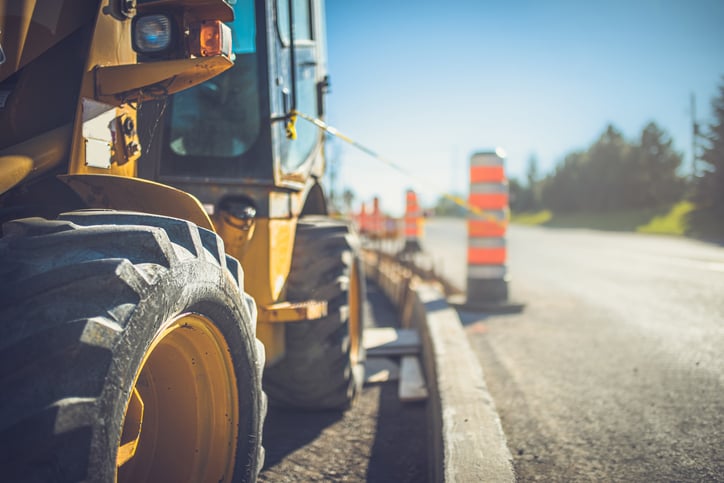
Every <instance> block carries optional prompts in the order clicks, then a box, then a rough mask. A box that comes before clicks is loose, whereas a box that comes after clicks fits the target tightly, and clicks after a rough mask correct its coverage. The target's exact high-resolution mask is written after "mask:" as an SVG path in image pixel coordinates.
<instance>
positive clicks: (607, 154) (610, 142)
mask: <svg viewBox="0 0 724 483" xmlns="http://www.w3.org/2000/svg"><path fill="white" fill-rule="evenodd" d="M630 148H631V147H630V145H629V144H628V143H627V142H626V140H625V139H624V137H623V135H622V134H621V131H619V130H618V129H616V128H615V127H614V126H613V125H612V124H609V125H608V126H607V127H606V130H605V131H604V132H603V134H601V137H599V138H598V140H597V141H596V142H595V143H593V145H592V146H591V147H590V149H589V150H588V153H587V156H586V157H587V159H588V160H587V163H586V164H585V165H584V169H582V170H581V178H582V179H581V180H580V182H581V183H582V184H583V187H585V191H584V192H582V193H581V195H582V197H581V198H580V201H581V203H582V205H583V206H582V207H583V208H584V209H588V210H591V211H611V210H616V209H621V208H623V207H625V206H626V205H627V204H628V201H629V200H630V199H631V198H632V196H633V194H632V193H631V192H630V190H627V189H625V185H626V179H627V177H628V176H629V175H630V164H629V162H628V161H629V160H630Z"/></svg>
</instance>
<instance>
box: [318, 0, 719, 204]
mask: <svg viewBox="0 0 724 483" xmlns="http://www.w3.org/2000/svg"><path fill="white" fill-rule="evenodd" d="M326 16H327V35H328V38H327V45H328V54H329V60H328V62H329V73H330V76H331V81H332V90H331V95H330V96H329V97H328V99H327V106H328V114H327V121H328V122H329V123H330V124H331V125H333V126H335V127H336V128H337V129H339V130H340V131H342V132H344V133H345V134H347V135H349V136H351V137H352V138H354V139H355V140H357V141H358V142H361V143H363V144H365V145H368V146H369V147H370V148H372V149H373V150H374V151H377V152H379V153H380V154H382V155H383V156H384V157H385V158H387V159H390V160H393V161H395V162H396V163H398V164H399V165H401V166H402V168H403V169H405V170H409V171H411V172H413V173H414V174H415V177H414V179H411V178H410V177H408V176H406V175H403V174H400V173H398V172H397V171H395V170H392V169H390V168H389V167H387V166H385V165H384V164H382V163H380V162H378V161H376V160H374V159H372V158H370V157H369V156H367V155H366V154H364V153H362V152H359V151H356V150H355V149H354V148H353V147H351V146H347V145H344V143H337V144H338V145H337V146H336V147H333V148H332V152H333V153H334V154H335V157H336V158H337V159H338V160H339V161H338V165H337V166H338V167H337V170H336V171H337V181H336V184H335V185H336V187H337V189H340V188H344V187H350V188H352V189H353V190H354V191H355V192H356V193H357V195H358V198H359V199H360V200H370V199H371V198H372V196H374V195H378V196H380V197H381V198H382V203H383V206H384V208H386V209H387V210H389V211H391V212H393V213H395V214H398V213H399V212H400V210H401V209H402V204H403V201H404V190H405V189H407V188H413V189H416V190H417V191H419V192H420V195H421V197H422V198H423V200H424V201H426V202H428V203H433V202H434V200H435V199H436V198H437V196H438V194H439V193H441V192H450V191H458V192H461V193H463V194H465V193H466V192H467V176H468V167H467V166H468V165H467V163H468V159H469V156H470V154H471V153H472V152H474V151H477V150H488V149H491V148H496V147H502V148H503V149H505V151H506V152H507V153H508V158H507V170H508V173H509V175H510V176H515V177H519V178H522V177H523V176H524V173H525V170H526V165H527V163H528V159H529V158H530V157H531V155H535V156H536V157H537V158H538V162H539V167H540V171H541V172H543V173H545V172H548V171H549V170H550V169H552V168H553V167H554V166H555V164H556V163H557V162H558V161H559V160H560V159H562V158H563V157H564V156H565V155H566V154H568V153H569V152H571V151H573V150H576V149H585V148H586V147H588V146H589V145H590V144H591V143H592V142H593V141H594V140H595V139H596V138H598V136H599V135H600V134H601V132H602V131H603V130H604V128H605V126H606V125H607V124H608V123H612V124H614V125H615V126H616V127H617V128H619V129H620V130H621V131H622V132H623V134H624V135H625V136H626V137H627V138H629V139H634V138H636V137H638V135H639V134H640V132H641V130H642V128H643V127H644V126H645V125H646V124H647V123H648V122H649V121H651V120H653V121H656V122H657V123H658V124H659V126H660V127H662V128H663V129H664V130H666V131H667V132H668V133H669V135H670V136H671V137H672V138H673V140H674V145H675V148H676V149H677V150H679V151H681V152H682V153H683V154H684V155H685V162H686V163H687V167H688V166H689V163H690V146H691V134H690V132H691V114H690V107H689V104H690V95H691V94H692V93H694V94H695V95H696V99H697V117H698V118H699V119H700V120H701V121H707V120H709V119H710V115H711V110H710V101H711V98H712V97H713V96H715V95H716V93H717V86H718V85H719V84H720V83H721V82H722V76H724V1H723V0H687V1H674V0H670V1H661V0H631V1H602V2H597V3H595V4H594V3H593V2H585V1H582V2H576V1H547V2H546V1H499V2H488V1H483V0H479V1H475V0H457V1H455V0H452V1H448V2H445V1H441V0H438V1H430V0H367V1H364V2H358V1H352V0H327V3H326Z"/></svg>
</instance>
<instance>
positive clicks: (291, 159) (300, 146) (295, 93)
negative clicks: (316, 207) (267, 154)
mask: <svg viewBox="0 0 724 483" xmlns="http://www.w3.org/2000/svg"><path fill="white" fill-rule="evenodd" d="M290 4H291V8H292V10H291V12H290V10H289V7H290ZM318 9H319V3H318V2H315V1H312V0H291V1H290V0H275V19H274V23H275V25H274V29H275V30H276V34H277V35H276V40H275V44H276V54H277V55H276V59H277V69H278V72H279V75H278V76H277V78H276V81H275V84H276V87H275V90H276V92H277V96H279V97H280V98H281V101H280V104H281V106H280V107H281V108H282V110H283V111H284V113H285V114H286V113H289V112H290V110H291V109H293V108H296V109H297V110H298V111H299V112H301V113H304V114H306V115H309V116H314V117H318V116H320V114H321V113H320V112H319V106H320V105H321V103H320V102H318V95H321V90H320V89H319V87H318V85H319V82H320V80H321V79H322V78H323V77H324V74H325V72H324V70H325V69H324V65H323V59H322V55H321V54H322V51H321V49H322V48H323V42H322V40H323V39H321V38H320V37H321V33H322V25H320V24H321V22H322V16H321V12H320V11H319V10H318ZM290 13H291V22H290ZM292 35H293V38H294V42H293V44H292ZM292 48H293V49H294V52H293V53H292ZM292 62H293V63H294V66H293V69H294V72H293V74H292ZM276 124H277V125H276V127H275V129H276V132H275V134H276V135H277V139H278V140H279V142H278V143H276V144H277V148H276V151H277V153H276V154H277V156H278V160H279V164H278V166H279V167H280V170H281V174H282V178H285V177H287V176H288V175H290V174H297V173H300V174H302V173H304V172H306V171H307V169H308V168H307V164H309V165H310V166H311V163H312V160H313V158H314V157H315V156H316V155H317V154H318V153H319V150H320V147H321V140H322V132H321V131H320V130H319V128H317V127H316V126H314V125H313V124H311V123H309V122H307V121H305V120H302V119H299V120H298V121H297V122H296V125H295V128H296V134H297V138H296V139H289V138H288V137H287V136H286V135H285V129H284V123H283V122H278V123H276Z"/></svg>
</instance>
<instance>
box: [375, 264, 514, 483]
mask: <svg viewBox="0 0 724 483" xmlns="http://www.w3.org/2000/svg"><path fill="white" fill-rule="evenodd" d="M363 260H364V264H365V270H366V274H367V276H368V277H369V278H371V279H372V280H374V281H375V282H376V283H377V284H378V285H379V287H380V288H381V290H382V291H383V292H384V293H385V295H386V296H387V297H388V298H389V299H390V301H391V302H392V303H393V304H394V305H395V306H396V307H397V308H398V311H399V317H400V321H401V326H402V327H403V328H416V329H417V330H418V331H419V334H420V339H421V343H422V360H423V367H424V371H425V377H426V380H427V386H428V391H429V394H430V398H429V399H428V405H427V412H428V422H429V424H430V426H429V427H430V429H431V430H430V431H428V438H429V442H428V443H429V444H428V448H429V455H430V457H429V474H430V481H436V482H437V481H444V482H468V481H469V482H476V483H477V482H481V481H483V482H509V481H510V482H512V481H515V474H514V471H513V465H512V456H511V454H510V451H509V450H508V447H507V444H506V440H505V435H504V434H503V429H502V426H501V424H500V418H499V417H498V414H497V411H496V409H495V404H494V402H493V400H492V398H491V396H490V394H489V392H488V389H487V386H486V384H485V379H484V377H483V371H482V368H481V367H480V364H479V362H478V360H477V358H476V356H475V354H474V353H473V351H472V349H471V348H470V344H469V343H468V339H467V336H466V335H465V332H464V330H463V327H462V324H461V323H460V318H459V317H458V314H457V311H456V310H455V309H453V308H452V307H450V306H449V305H448V303H447V300H446V298H445V295H444V291H443V286H442V284H441V283H439V282H437V281H435V280H434V279H429V278H426V277H425V276H424V275H425V272H424V271H422V272H420V271H419V270H415V267H414V265H413V266H411V265H410V262H409V261H408V262H405V263H401V261H400V260H398V259H397V258H396V257H395V256H392V255H390V254H387V253H383V252H379V251H373V250H365V252H364V257H363ZM416 272H417V273H416ZM421 275H422V276H421Z"/></svg>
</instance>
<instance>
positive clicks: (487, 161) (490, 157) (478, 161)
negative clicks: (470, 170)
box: [470, 153, 503, 166]
mask: <svg viewBox="0 0 724 483" xmlns="http://www.w3.org/2000/svg"><path fill="white" fill-rule="evenodd" d="M502 164H503V158H501V157H500V156H498V155H497V154H495V153H476V154H473V156H472V157H471V158H470V165H471V166H501V165H502Z"/></svg>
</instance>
